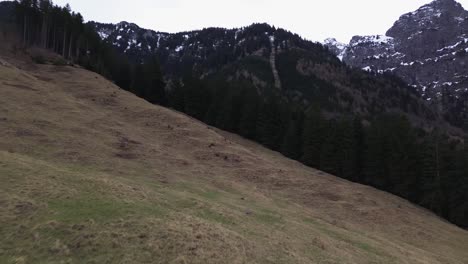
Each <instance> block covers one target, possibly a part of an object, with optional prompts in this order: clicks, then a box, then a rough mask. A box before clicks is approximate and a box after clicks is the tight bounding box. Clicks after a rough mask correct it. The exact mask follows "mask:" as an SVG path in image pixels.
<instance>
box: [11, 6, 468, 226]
mask: <svg viewBox="0 0 468 264" xmlns="http://www.w3.org/2000/svg"><path fill="white" fill-rule="evenodd" d="M16 18H17V24H18V28H19V32H21V36H22V40H23V43H24V45H25V46H31V45H34V46H40V47H43V48H44V49H48V50H51V51H53V52H56V53H58V54H61V55H62V56H63V57H64V58H66V59H67V60H68V61H71V62H73V63H78V64H80V65H82V66H83V67H85V68H87V69H89V70H92V71H95V72H97V73H100V74H102V75H103V76H105V77H107V78H109V79H111V80H113V81H114V82H115V83H116V84H117V85H118V86H120V87H121V88H123V89H125V90H128V91H131V92H133V93H134V94H136V95H138V96H140V97H142V98H144V99H146V100H148V101H149V102H151V103H156V104H161V105H166V106H169V107H172V108H174V109H176V110H179V111H181V112H184V113H187V114H188V115H191V116H193V117H195V118H197V119H199V120H201V121H204V122H205V123H207V124H210V125H212V126H216V127H218V128H221V129H224V130H227V131H231V132H234V133H237V134H239V135H241V136H243V137H246V138H248V139H251V140H254V141H256V142H259V143H261V144H263V145H264V146H266V147H268V148H270V149H272V150H276V151H279V152H281V153H282V154H284V155H285V156H287V157H289V158H292V159H295V160H298V161H301V162H302V163H304V164H306V165H308V166H311V167H314V168H317V169H320V170H323V171H326V172H329V173H331V174H334V175H336V176H339V177H341V178H344V179H348V180H351V181H354V182H359V183H363V184H367V185H371V186H374V187H376V188H379V189H381V190H384V191H388V192H390V193H394V194H396V195H399V196H401V197H403V198H406V199H408V200H410V201H412V202H414V203H416V204H419V205H421V206H424V207H426V208H428V209H430V210H432V211H434V212H435V213H437V214H438V215H440V216H442V217H444V218H446V219H448V220H450V221H451V222H453V223H455V224H458V225H460V226H463V227H468V144H465V145H463V144H460V143H457V142H455V141H450V140H449V138H447V137H446V136H445V135H444V133H442V132H440V131H433V132H431V133H428V132H425V131H423V130H420V129H416V128H413V127H412V126H411V123H410V122H409V121H408V120H407V119H406V118H405V117H404V116H400V115H396V114H384V115H380V116H378V117H375V118H374V119H372V120H369V121H370V122H368V123H366V124H365V125H364V124H363V122H362V118H361V117H357V116H356V117H342V118H335V119H330V118H325V117H324V115H323V112H322V110H321V109H320V105H312V106H310V107H308V108H307V109H304V108H303V107H302V106H299V105H298V104H297V103H290V102H289V101H288V100H286V99H285V98H284V97H280V96H275V95H274V94H265V93H267V91H274V90H275V89H274V88H273V87H271V89H264V92H263V94H262V95H259V93H258V91H257V90H256V88H255V87H253V86H252V84H251V83H250V82H247V81H245V82H243V81H231V82H226V81H224V80H222V79H208V80H199V79H198V78H193V77H191V76H190V75H189V74H188V75H187V76H188V77H185V78H183V80H182V81H175V82H173V83H172V85H170V86H168V87H167V89H166V88H165V87H166V85H165V83H164V82H163V77H162V76H163V75H162V72H161V69H160V65H159V63H158V60H157V58H156V57H149V58H147V59H145V60H144V61H140V62H134V61H130V60H128V58H126V57H125V56H123V55H120V54H118V53H117V52H116V51H115V50H114V49H113V47H112V46H110V45H108V44H106V43H104V42H103V41H101V39H100V38H99V36H98V35H97V34H96V32H95V31H94V29H92V28H90V27H88V26H87V25H85V24H83V18H82V17H81V15H80V14H77V13H74V12H72V11H71V9H70V7H69V6H66V7H64V8H61V7H58V6H56V5H53V4H52V2H51V1H48V0H21V1H19V2H18V3H17V5H16ZM465 142H468V141H465Z"/></svg>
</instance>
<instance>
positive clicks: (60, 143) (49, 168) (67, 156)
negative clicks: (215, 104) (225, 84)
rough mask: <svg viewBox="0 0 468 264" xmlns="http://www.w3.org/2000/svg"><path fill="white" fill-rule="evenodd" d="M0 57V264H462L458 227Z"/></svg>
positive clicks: (104, 91)
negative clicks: (2, 62) (5, 62)
mask: <svg viewBox="0 0 468 264" xmlns="http://www.w3.org/2000/svg"><path fill="white" fill-rule="evenodd" d="M2 60H3V61H7V62H8V64H5V65H0V139H1V140H0V182H1V183H2V184H1V185H0V263H408V264H413V263H420V264H423V263H458V264H467V263H468V232H466V231H464V230H461V229H459V228H457V227H455V226H453V225H451V224H449V223H446V222H445V221H443V220H441V219H440V218H438V217H436V216H434V215H433V214H432V213H430V212H428V211H426V210H423V209H421V208H418V207H417V206H414V205H412V204H410V203H408V202H407V201H405V200H402V199H400V198H398V197H395V196H392V195H389V194H387V193H384V192H380V191H377V190H375V189H373V188H370V187H366V186H362V185H358V184H354V183H350V182H347V181H344V180H341V179H338V178H336V177H333V176H331V175H327V174H325V173H322V172H320V171H316V170H314V169H310V168H307V167H305V166H303V165H301V164H299V163H297V162H294V161H291V160H288V159H286V158H284V157H282V156H281V155H279V154H278V153H275V152H272V151H269V150H267V149H265V148H263V147H261V146H258V145H257V144H254V143H252V142H249V141H246V140H244V139H242V138H239V137H237V136H234V135H231V134H228V133H225V132H222V131H218V130H216V129H213V128H210V127H208V126H206V125H205V124H202V123H200V122H198V121H196V120H193V119H191V118H189V117H187V116H185V115H183V114H180V113H177V112H174V111H172V110H169V109H165V108H162V107H158V106H153V105H150V104H148V103H147V102H145V101H143V100H141V99H139V98H137V97H135V96H133V95H132V94H130V93H127V92H125V91H122V90H120V89H118V88H117V87H116V86H114V85H113V84H112V83H110V82H108V81H107V80H105V79H103V78H102V77H100V76H98V75H97V74H94V73H90V72H87V71H85V70H82V69H79V68H72V67H57V66H47V65H31V64H30V63H28V62H25V61H24V60H23V59H21V60H18V59H15V58H11V57H5V56H4V57H2ZM20 68H21V69H20Z"/></svg>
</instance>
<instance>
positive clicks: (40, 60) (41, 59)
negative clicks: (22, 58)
mask: <svg viewBox="0 0 468 264" xmlns="http://www.w3.org/2000/svg"><path fill="white" fill-rule="evenodd" d="M31 58H32V60H33V61H34V62H35V63H37V64H46V59H45V58H44V56H42V55H33V56H31Z"/></svg>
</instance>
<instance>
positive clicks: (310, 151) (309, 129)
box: [301, 107, 324, 168]
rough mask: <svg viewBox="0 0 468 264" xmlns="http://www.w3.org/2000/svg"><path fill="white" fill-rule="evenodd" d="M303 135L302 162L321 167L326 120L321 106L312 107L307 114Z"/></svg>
mask: <svg viewBox="0 0 468 264" xmlns="http://www.w3.org/2000/svg"><path fill="white" fill-rule="evenodd" d="M302 136H303V139H302V142H303V146H302V158H301V160H302V162H304V163H305V164H306V165H309V166H311V167H314V168H319V167H320V164H321V160H320V156H321V155H320V153H321V151H322V143H323V140H324V120H323V119H322V116H321V113H320V108H318V107H311V109H310V110H309V111H308V113H307V114H306V118H305V122H304V131H303V133H302Z"/></svg>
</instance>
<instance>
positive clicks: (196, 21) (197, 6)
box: [53, 0, 468, 42]
mask: <svg viewBox="0 0 468 264" xmlns="http://www.w3.org/2000/svg"><path fill="white" fill-rule="evenodd" d="M53 2H54V3H56V4H59V5H63V4H66V3H70V5H71V7H72V9H73V10H75V11H78V12H81V14H82V15H83V16H84V18H85V19H86V20H95V21H99V22H112V23H115V22H120V21H128V22H134V23H136V24H138V25H139V26H141V27H144V28H149V29H153V30H156V31H164V32H171V33H173V32H180V31H187V30H194V29H202V28H205V27H213V26H217V27H227V28H234V27H241V26H247V25H250V24H252V23H254V22H267V23H269V24H272V25H275V26H277V27H281V28H284V29H287V30H290V31H292V32H294V33H298V34H299V35H301V36H303V37H305V38H307V39H310V40H315V41H322V40H324V39H325V38H327V37H335V38H337V39H338V40H340V41H342V42H349V40H350V38H351V37H352V36H354V35H370V34H385V32H386V31H387V29H389V28H390V27H391V26H392V25H393V23H394V22H395V21H396V20H397V19H398V18H399V17H400V15H402V14H404V13H407V12H410V11H414V10H416V9H417V8H418V7H420V6H422V5H424V4H427V3H430V2H431V0H234V1H233V0H230V1H228V0H131V1H128V0H54V1H53ZM459 2H460V3H461V4H462V5H463V6H464V7H465V8H466V7H468V0H461V1H459Z"/></svg>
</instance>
